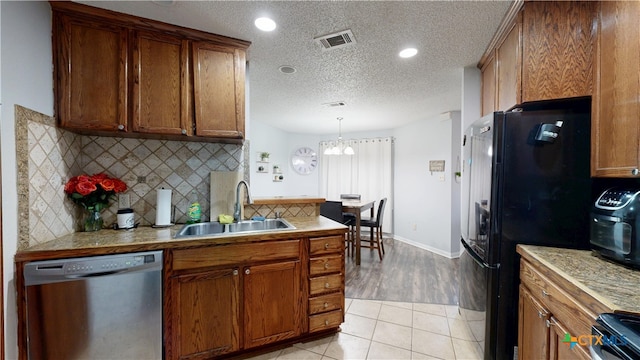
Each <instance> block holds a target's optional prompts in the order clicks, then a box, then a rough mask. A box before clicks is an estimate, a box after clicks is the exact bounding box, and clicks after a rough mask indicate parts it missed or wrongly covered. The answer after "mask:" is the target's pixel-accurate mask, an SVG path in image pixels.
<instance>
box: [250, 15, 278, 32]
mask: <svg viewBox="0 0 640 360" xmlns="http://www.w3.org/2000/svg"><path fill="white" fill-rule="evenodd" d="M254 24H256V27H257V28H258V29H260V30H262V31H273V30H275V28H276V22H275V21H273V20H271V19H269V18H266V17H261V18H257V19H256V21H255V23H254Z"/></svg>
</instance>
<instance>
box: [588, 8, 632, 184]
mask: <svg viewBox="0 0 640 360" xmlns="http://www.w3.org/2000/svg"><path fill="white" fill-rule="evenodd" d="M599 3H600V6H601V9H600V16H599V26H598V29H599V36H598V46H597V48H596V61H595V63H596V72H595V76H596V82H595V84H596V86H595V92H594V97H593V111H592V114H593V118H592V125H591V126H592V129H591V141H592V146H591V174H592V175H593V176H603V177H636V176H637V175H638V168H639V167H640V164H639V163H640V160H639V154H638V151H640V142H639V139H640V132H639V131H640V125H639V124H638V119H640V27H639V26H638V19H639V18H640V2H637V1H611V2H609V1H601V2H599Z"/></svg>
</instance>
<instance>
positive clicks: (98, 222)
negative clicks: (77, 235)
mask: <svg viewBox="0 0 640 360" xmlns="http://www.w3.org/2000/svg"><path fill="white" fill-rule="evenodd" d="M102 222H103V221H102V214H101V213H100V211H98V210H96V209H95V208H94V207H88V208H87V214H86V217H85V218H84V231H98V230H100V229H102Z"/></svg>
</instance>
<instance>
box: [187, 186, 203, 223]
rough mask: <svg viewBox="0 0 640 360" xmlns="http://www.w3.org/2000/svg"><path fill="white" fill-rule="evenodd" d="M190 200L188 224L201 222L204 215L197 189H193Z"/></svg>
mask: <svg viewBox="0 0 640 360" xmlns="http://www.w3.org/2000/svg"><path fill="white" fill-rule="evenodd" d="M189 201H190V203H189V208H188V209H187V224H195V223H199V222H200V220H201V219H200V218H201V216H202V209H201V208H200V202H199V201H198V193H197V192H196V191H195V190H192V191H191V197H190V199H189Z"/></svg>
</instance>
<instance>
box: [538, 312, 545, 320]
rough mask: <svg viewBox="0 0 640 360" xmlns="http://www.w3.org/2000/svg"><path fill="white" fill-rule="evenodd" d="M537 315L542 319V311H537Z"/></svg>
mask: <svg viewBox="0 0 640 360" xmlns="http://www.w3.org/2000/svg"><path fill="white" fill-rule="evenodd" d="M538 317H539V318H540V319H542V318H543V317H544V314H543V313H542V311H538Z"/></svg>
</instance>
